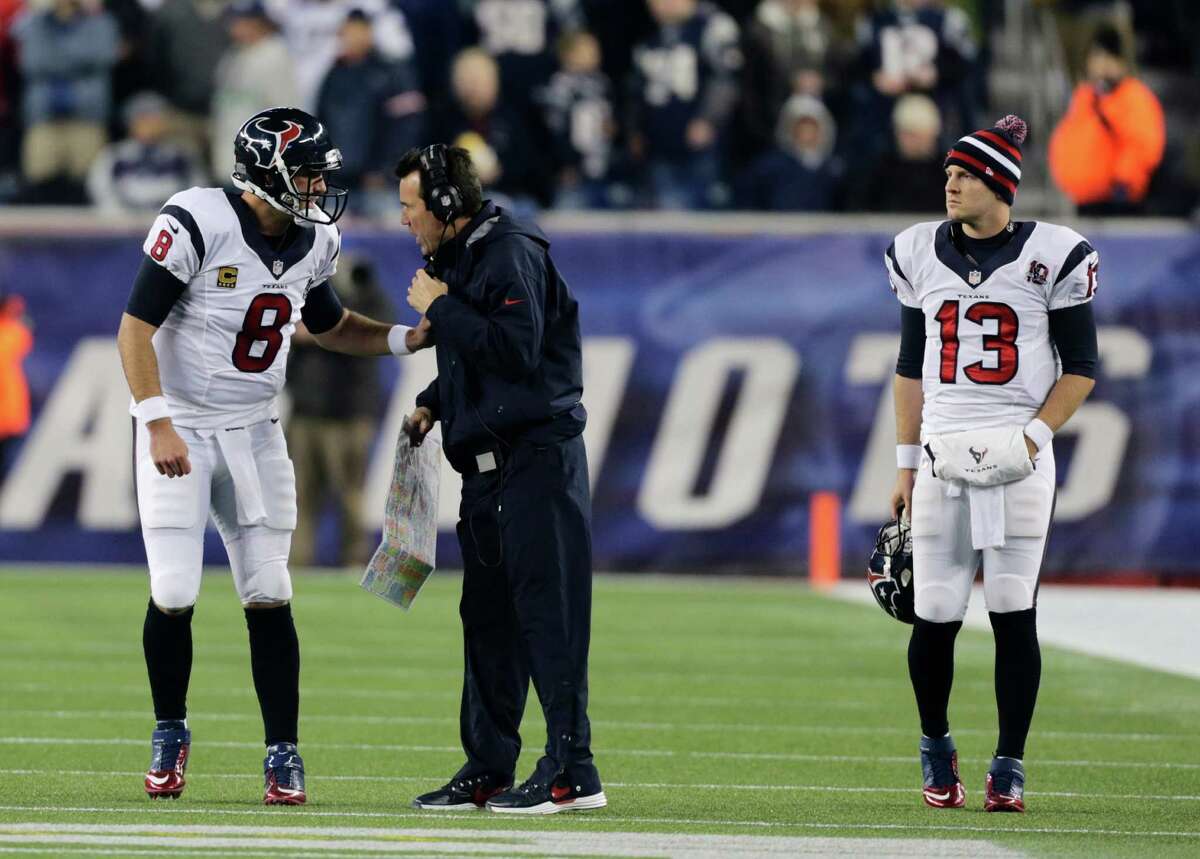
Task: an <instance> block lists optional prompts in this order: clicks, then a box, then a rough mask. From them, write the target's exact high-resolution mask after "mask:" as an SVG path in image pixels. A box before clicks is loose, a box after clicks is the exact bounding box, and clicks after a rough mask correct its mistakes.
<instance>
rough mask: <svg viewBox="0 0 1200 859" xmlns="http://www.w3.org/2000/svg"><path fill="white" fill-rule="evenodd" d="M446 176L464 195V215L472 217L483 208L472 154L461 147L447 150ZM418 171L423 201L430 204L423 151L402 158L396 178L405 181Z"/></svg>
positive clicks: (417, 150)
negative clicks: (423, 166)
mask: <svg viewBox="0 0 1200 859" xmlns="http://www.w3.org/2000/svg"><path fill="white" fill-rule="evenodd" d="M446 167H447V170H446V174H447V178H449V179H450V182H451V183H452V184H453V185H454V186H455V187H456V188H458V191H459V193H460V194H462V203H463V207H462V214H463V215H464V216H466V217H468V218H469V217H471V216H472V215H474V214H475V213H476V212H478V211H479V210H480V209H481V208H482V207H483V187H482V186H481V185H480V184H479V172H478V171H477V170H476V169H475V165H474V164H473V163H472V161H471V153H469V152H468V151H467V150H465V149H463V148H462V147H461V146H451V147H448V148H447V150H446ZM413 171H416V172H417V173H418V174H419V175H420V177H421V199H422V200H424V201H425V202H426V204H428V203H429V186H428V185H427V184H426V181H427V177H426V176H425V171H424V170H422V169H421V150H420V149H417V148H413V149H410V150H408V151H407V152H405V153H404V154H403V155H401V156H400V161H399V162H398V163H397V164H396V178H397V179H403V178H404V177H405V176H407V175H408V174H409V173H412V172H413Z"/></svg>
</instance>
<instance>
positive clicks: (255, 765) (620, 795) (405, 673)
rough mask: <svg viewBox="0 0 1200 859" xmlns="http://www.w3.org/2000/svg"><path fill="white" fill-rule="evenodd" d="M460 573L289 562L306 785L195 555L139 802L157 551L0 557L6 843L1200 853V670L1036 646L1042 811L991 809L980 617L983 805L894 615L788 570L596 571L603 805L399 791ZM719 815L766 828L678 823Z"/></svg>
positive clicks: (441, 663) (272, 848)
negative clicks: (935, 773)
mask: <svg viewBox="0 0 1200 859" xmlns="http://www.w3.org/2000/svg"><path fill="white" fill-rule="evenodd" d="M458 590H459V580H458V579H457V578H455V577H454V576H452V575H443V574H438V575H436V576H435V577H434V578H433V580H432V581H431V582H430V584H429V585H428V586H427V589H426V591H425V592H424V593H422V595H421V596H420V598H419V599H418V600H417V603H416V605H415V607H414V608H413V610H412V611H411V612H409V613H404V612H401V611H400V610H398V609H395V608H393V607H392V606H390V605H388V604H386V603H384V602H383V601H381V600H379V599H377V598H375V597H372V596H370V595H368V594H366V593H364V592H362V591H361V590H359V588H358V587H357V584H356V581H355V579H353V578H351V577H346V576H340V575H339V576H334V575H299V576H297V577H296V594H297V597H296V603H295V615H296V620H297V625H298V627H299V630H300V641H301V648H302V652H303V657H302V665H303V668H302V705H301V723H300V729H301V743H300V751H301V752H302V754H303V755H304V759H305V762H306V764H307V769H308V787H309V803H308V805H307V806H305V807H303V808H285V809H266V808H264V807H263V806H261V805H260V804H259V802H260V800H261V795H262V777H261V765H262V755H263V749H262V745H261V742H260V741H261V731H262V725H261V721H260V718H259V715H258V708H257V703H256V701H255V697H254V692H253V689H252V686H251V681H250V666H249V657H248V651H247V646H246V631H245V623H244V620H243V617H242V613H241V611H240V609H239V606H238V604H237V600H236V598H235V596H234V594H233V588H232V584H231V582H230V581H229V578H228V576H227V575H222V574H221V573H220V572H219V571H217V572H214V574H212V575H209V576H208V577H206V580H205V585H204V592H203V594H202V597H201V600H200V603H199V605H198V607H197V612H196V618H195V625H194V639H195V667H194V669H193V673H192V689H191V694H190V699H189V704H190V726H191V728H192V731H193V745H192V758H191V762H190V765H189V770H188V787H187V790H186V792H185V794H184V796H183V798H182V799H180V800H179V801H177V802H173V803H171V802H162V803H151V802H150V801H149V800H148V799H147V798H146V796H145V794H144V793H143V792H142V788H141V774H142V771H143V770H144V768H145V766H146V764H147V762H148V759H149V742H148V739H149V734H150V730H151V728H152V727H153V723H152V715H151V713H150V699H149V692H148V689H147V685H146V678H145V667H144V664H143V661H142V652H141V627H142V618H143V616H144V613H145V605H146V594H147V588H146V583H145V580H144V578H143V576H142V575H140V574H138V573H137V572H136V571H128V570H109V569H104V570H95V569H92V570H79V569H56V568H45V569H35V570H29V569H17V568H6V569H4V570H3V571H0V853H10V852H11V853H20V854H22V855H47V856H76V855H95V854H105V855H139V854H149V853H154V854H156V855H163V854H164V852H166V853H167V855H180V856H183V855H187V856H212V855H239V856H254V855H264V856H265V855H275V856H280V855H283V856H310V855H311V856H322V857H334V856H381V855H422V856H429V855H441V856H445V855H463V854H465V853H468V852H473V851H479V852H490V853H491V854H493V855H547V854H553V855H586V856H612V855H621V856H668V855H713V856H716V855H768V854H770V855H776V856H781V855H796V854H797V853H799V852H801V851H802V849H803V850H808V852H818V853H836V852H846V853H858V852H861V853H863V854H869V855H874V856H882V855H919V854H921V853H923V854H924V855H960V854H962V853H967V852H971V853H977V854H978V855H1005V854H1006V851H1011V852H1012V853H1014V854H1024V855H1031V856H1059V855H1068V856H1147V855H1154V856H1156V857H1167V856H1197V855H1200V731H1198V730H1197V727H1196V726H1197V724H1198V722H1200V684H1198V683H1197V682H1196V681H1192V680H1187V679H1182V678H1177V677H1173V676H1169V675H1166V674H1159V673H1155V672H1152V671H1146V670H1142V669H1137V668H1132V667H1127V666H1124V665H1121V664H1117V663H1114V662H1108V661H1103V660H1098V659H1091V658H1087V657H1083V656H1079V655H1075V654H1072V653H1066V652H1063V651H1056V650H1052V649H1046V651H1045V652H1044V675H1043V683H1042V694H1041V699H1040V702H1039V707H1038V712H1037V716H1036V718H1035V721H1034V728H1033V733H1032V736H1031V738H1030V742H1029V746H1028V748H1027V758H1026V765H1027V770H1028V774H1029V784H1028V792H1027V803H1028V805H1029V809H1030V810H1029V812H1028V813H1027V814H1025V815H988V814H984V813H983V811H982V803H983V796H982V794H983V777H984V773H985V771H986V768H987V763H988V760H989V757H990V754H991V750H992V747H993V744H994V742H995V710H994V701H993V696H992V688H991V685H992V684H991V670H992V643H991V638H990V636H986V635H982V634H979V633H975V632H966V631H964V633H963V634H962V635H961V636H960V637H959V645H958V651H957V652H958V663H957V664H958V670H957V674H956V678H955V690H954V698H953V700H952V704H951V723H952V726H953V729H954V734H955V738H956V740H957V742H958V747H959V754H960V757H961V759H962V770H963V778H964V781H965V782H966V785H967V791H968V794H967V808H966V809H962V810H953V811H936V810H934V809H930V808H927V807H925V806H924V805H923V804H922V802H921V797H920V791H919V787H920V767H919V764H918V762H917V757H916V746H917V738H918V729H917V724H916V715H915V707H914V705H913V702H912V692H911V689H910V688H909V684H908V679H907V675H906V670H905V659H904V653H905V646H906V642H907V635H908V629H907V628H906V627H903V626H901V625H900V624H897V623H894V622H892V621H890V620H888V619H887V618H885V617H884V616H883V615H882V614H880V613H878V612H877V611H876V610H875V609H873V608H871V607H864V606H858V605H852V604H846V603H842V602H838V601H835V600H832V599H829V598H826V597H823V596H820V595H818V594H814V593H812V592H810V591H808V590H807V589H805V588H804V587H802V586H800V585H797V584H794V583H782V582H762V581H730V580H716V581H705V580H700V579H666V578H657V577H653V578H641V579H639V578H633V577H598V578H597V581H596V589H595V609H594V631H593V637H592V660H591V687H592V705H591V716H592V724H593V733H594V744H593V747H594V750H595V753H596V762H597V764H598V765H599V767H600V771H601V775H602V776H603V778H604V780H605V788H606V792H607V794H608V797H609V807H608V808H607V809H605V810H603V811H600V812H590V813H586V814H576V815H569V814H559V815H554V816H551V817H545V818H534V819H519V820H516V821H514V820H512V819H510V818H507V817H501V816H500V815H494V814H486V813H476V814H458V815H450V816H448V815H444V814H443V815H437V814H430V813H421V812H417V811H415V810H413V809H411V808H409V801H410V799H411V797H412V796H414V795H415V794H416V793H418V792H420V791H422V790H425V789H428V788H430V787H433V786H437V785H439V784H441V783H442V782H444V781H445V779H446V778H447V777H448V776H449V775H450V774H452V773H453V771H454V770H455V769H456V768H457V767H458V765H459V764H460V762H461V752H460V751H459V750H458V722H457V708H458V698H459V684H460V672H461V642H460V630H459V625H458V616H457V604H458ZM525 726H526V730H525V737H526V740H527V747H528V753H527V754H526V755H525V757H524V758H523V760H522V764H521V766H520V771H519V772H518V777H519V778H524V777H525V776H526V775H528V772H527V771H528V770H529V768H530V767H531V766H532V763H533V760H534V759H535V758H536V756H537V753H538V750H539V749H540V747H541V745H542V742H543V741H544V733H543V726H542V720H541V715H540V711H539V710H538V709H537V704H536V700H535V699H534V696H533V695H532V694H531V695H530V709H529V712H528V714H527V717H526V721H525ZM421 830H428V832H425V833H424V834H422V832H421ZM472 830H483V831H482V832H472ZM456 833H458V834H456ZM528 833H537V836H536V837H533V836H529V835H528ZM596 833H605V834H604V835H602V836H597V835H596ZM617 833H623V834H617ZM630 833H664V834H668V835H669V836H671V837H669V838H659V839H657V840H656V839H654V838H650V837H644V836H637V837H635V836H633V835H630ZM712 834H720V835H731V836H752V837H753V839H754V840H743V841H737V842H734V841H717V840H706V839H703V838H688V837H682V836H701V835H712ZM456 839H460V840H456ZM461 839H466V840H461ZM792 839H812V841H804V842H799V841H794V840H792ZM827 839H853V840H846V841H840V840H833V841H831V840H827ZM966 840H970V841H976V840H977V841H978V842H979V843H978V844H974V845H973V844H965V843H964V841H966ZM164 845H169V847H164ZM281 845H282V847H281ZM655 845H659V846H655ZM738 845H741V846H738ZM805 845H808V846H807V847H805ZM809 848H811V849H809ZM656 851H657V852H656ZM706 851H707V852H706Z"/></svg>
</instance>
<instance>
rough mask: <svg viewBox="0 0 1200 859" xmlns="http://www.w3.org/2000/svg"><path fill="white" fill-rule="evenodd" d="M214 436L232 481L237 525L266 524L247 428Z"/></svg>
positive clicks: (260, 489)
mask: <svg viewBox="0 0 1200 859" xmlns="http://www.w3.org/2000/svg"><path fill="white" fill-rule="evenodd" d="M216 436H217V446H218V447H220V448H221V454H222V455H223V456H224V457H225V465H226V466H228V468H229V476H230V477H231V478H233V489H234V493H233V494H234V496H235V497H236V499H237V517H238V524H239V525H261V524H263V523H264V522H266V521H267V508H266V506H265V505H264V504H263V493H262V481H260V480H259V478H258V466H257V465H255V463H254V448H253V446H252V444H251V441H250V432H249V429H248V428H243V427H238V428H235V429H220V430H217V431H216Z"/></svg>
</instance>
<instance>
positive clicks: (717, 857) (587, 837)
mask: <svg viewBox="0 0 1200 859" xmlns="http://www.w3.org/2000/svg"><path fill="white" fill-rule="evenodd" d="M12 831H13V833H14V835H13V837H12V840H17V841H20V842H24V843H30V842H34V841H39V840H40V841H42V842H45V841H47V840H48V839H49V838H51V837H53V838H55V839H56V840H55V846H56V847H59V849H61V847H60V845H59V844H58V842H59V841H68V842H72V843H76V844H79V843H81V842H82V843H92V844H97V843H110V844H111V843H121V844H127V845H140V844H160V845H161V846H163V847H168V848H170V849H169V850H168V851H166V852H168V853H169V854H175V853H176V849H175V848H176V847H177V846H183V847H192V848H199V847H211V848H217V847H224V846H233V847H240V848H243V849H239V850H236V851H235V852H234V853H233V855H238V856H242V855H264V854H256V853H252V852H248V851H246V850H245V848H247V847H249V848H256V847H259V846H260V845H263V846H267V845H270V846H273V847H275V848H276V852H275V854H274V855H279V853H280V851H281V850H282V849H287V851H288V855H302V856H321V857H330V856H362V855H363V853H362V852H359V851H369V853H370V855H378V851H382V850H386V851H389V853H388V855H393V856H394V855H412V854H414V853H415V852H419V854H420V855H423V856H446V855H451V854H452V855H456V856H461V855H480V854H491V855H497V854H501V855H512V854H514V853H517V854H520V855H529V854H536V855H550V856H592V857H595V856H597V855H600V856H628V857H640V859H648V857H663V859H667V857H682V856H687V857H693V859H727V857H729V856H739V857H745V859H771V857H780V856H785V857H793V856H798V855H801V854H803V855H806V856H813V855H819V856H880V857H914V859H915V857H921V859H925V857H930V856H962V855H968V854H973V853H977V852H979V851H980V849H981V848H983V849H984V850H985V851H986V852H987V854H988V855H989V856H997V857H1000V858H1001V859H1007V857H1020V856H1022V855H1023V854H1021V853H1020V852H1019V851H1017V850H1014V849H1012V848H1011V847H1001V846H1000V845H998V844H994V843H991V842H989V841H984V840H973V839H965V838H959V839H944V840H935V839H913V838H907V839H900V840H893V839H885V838H863V837H857V838H849V837H841V838H838V837H829V836H811V835H799V836H797V835H769V836H763V835H707V834H705V835H700V834H695V835H689V834H681V833H661V832H611V831H580V832H564V831H562V830H556V831H551V832H545V831H532V830H524V831H523V830H516V831H513V830H490V829H469V830H440V829H433V828H429V829H414V828H409V829H379V828H371V829H368V828H351V827H339V828H332V827H303V828H302V829H299V830H297V829H295V828H292V829H284V828H281V827H249V826H180V827H166V826H161V825H159V826H123V825H111V824H110V825H97V826H91V827H89V826H86V825H83V826H81V825H73V824H60V825H56V826H54V827H53V828H52V829H50V830H49V831H47V827H45V826H38V825H37V824H18V825H17V826H15V827H13V828H12ZM0 837H2V836H0ZM318 839H320V840H318ZM18 849H19V848H18ZM94 849H96V848H83V847H77V848H76V849H75V850H74V851H72V852H84V853H88V852H92V851H93V850H94ZM99 850H101V851H103V848H99ZM329 850H335V851H336V850H346V851H355V852H353V853H330V852H327V851H329ZM294 851H295V852H294ZM104 852H108V851H104ZM139 855H140V854H139ZM192 855H209V856H212V855H214V854H213V853H207V854H205V853H199V852H194V853H193V854H192ZM222 855H225V854H222Z"/></svg>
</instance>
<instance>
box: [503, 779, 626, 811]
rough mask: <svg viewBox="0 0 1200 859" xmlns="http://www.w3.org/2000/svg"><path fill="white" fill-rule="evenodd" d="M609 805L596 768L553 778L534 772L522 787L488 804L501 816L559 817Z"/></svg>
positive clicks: (509, 791) (505, 793)
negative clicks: (531, 815) (561, 813)
mask: <svg viewBox="0 0 1200 859" xmlns="http://www.w3.org/2000/svg"><path fill="white" fill-rule="evenodd" d="M572 775H573V777H570V776H572ZM606 805H608V799H607V798H606V797H605V796H604V791H603V789H601V787H600V778H599V776H597V775H596V773H595V769H594V768H593V769H591V771H590V772H579V773H574V774H571V773H565V772H564V773H559V774H558V775H556V776H554V777H553V778H550V779H547V778H544V776H543V774H542V773H541V772H534V774H533V775H532V776H530V778H529V780H528V781H526V782H525V783H524V784H522V785H521V786H520V787H515V788H513V789H512V790H508V791H505V792H504V793H502V794H500V795H498V796H494V797H492V798H491V799H489V800H488V803H487V807H488V810H489V811H495V812H497V813H499V814H556V813H557V812H560V811H590V810H592V809H597V808H604V806H606Z"/></svg>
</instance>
